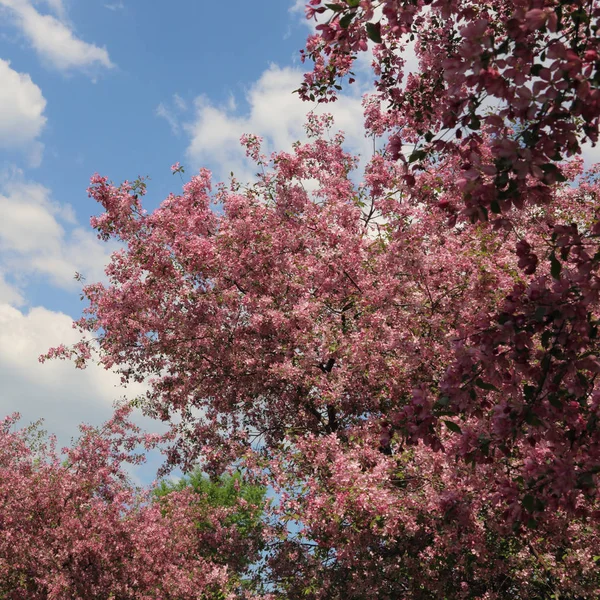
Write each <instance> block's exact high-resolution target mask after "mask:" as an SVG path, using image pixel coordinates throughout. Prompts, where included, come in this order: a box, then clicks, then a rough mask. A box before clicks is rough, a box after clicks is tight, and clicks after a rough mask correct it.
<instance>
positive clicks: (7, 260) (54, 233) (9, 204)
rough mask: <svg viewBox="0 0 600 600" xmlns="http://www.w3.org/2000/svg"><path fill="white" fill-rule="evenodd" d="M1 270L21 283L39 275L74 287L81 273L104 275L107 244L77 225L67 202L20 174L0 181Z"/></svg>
mask: <svg viewBox="0 0 600 600" xmlns="http://www.w3.org/2000/svg"><path fill="white" fill-rule="evenodd" d="M0 214H2V219H0V270H2V271H3V272H4V273H5V274H9V275H12V276H13V278H15V277H16V278H18V279H19V280H20V281H24V280H25V279H26V278H27V277H28V276H31V275H36V274H37V275H40V274H41V275H43V276H45V277H47V278H48V279H49V280H50V281H51V283H53V284H54V285H56V286H59V287H61V288H64V289H76V287H77V284H76V283H75V282H74V280H73V276H74V274H75V272H76V271H77V272H80V273H83V274H84V275H86V277H89V278H90V279H92V280H99V279H101V278H102V277H103V267H104V265H105V264H106V262H107V259H108V253H109V250H110V248H109V247H108V246H107V245H106V244H104V243H102V242H100V241H99V240H98V239H97V238H96V237H95V235H94V233H93V232H92V231H91V230H89V229H84V228H82V227H79V226H78V225H77V224H76V221H75V217H74V214H73V211H72V209H71V207H70V206H69V205H61V204H58V203H56V202H53V201H52V200H51V197H50V192H49V190H48V189H47V188H45V187H44V186H42V185H39V184H37V183H32V182H27V181H24V180H22V179H21V178H20V176H19V175H17V176H16V177H15V176H13V177H11V178H9V179H8V180H7V181H5V182H4V183H3V184H2V183H0Z"/></svg>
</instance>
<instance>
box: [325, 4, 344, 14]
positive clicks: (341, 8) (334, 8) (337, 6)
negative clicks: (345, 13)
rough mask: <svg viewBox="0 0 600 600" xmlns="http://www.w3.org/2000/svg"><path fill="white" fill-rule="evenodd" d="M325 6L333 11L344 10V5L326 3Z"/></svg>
mask: <svg viewBox="0 0 600 600" xmlns="http://www.w3.org/2000/svg"><path fill="white" fill-rule="evenodd" d="M325 6H326V7H327V8H328V9H329V10H332V11H334V12H340V11H341V10H344V7H343V6H340V5H339V4H326V5H325Z"/></svg>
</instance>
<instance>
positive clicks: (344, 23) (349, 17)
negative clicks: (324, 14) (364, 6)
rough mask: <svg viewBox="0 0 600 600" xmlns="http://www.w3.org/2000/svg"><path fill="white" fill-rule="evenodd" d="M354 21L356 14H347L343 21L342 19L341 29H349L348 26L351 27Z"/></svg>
mask: <svg viewBox="0 0 600 600" xmlns="http://www.w3.org/2000/svg"><path fill="white" fill-rule="evenodd" d="M352 19H354V13H351V12H350V13H347V14H345V15H344V16H343V17H342V18H341V19H340V27H341V28H342V29H348V26H349V25H350V23H351V22H352Z"/></svg>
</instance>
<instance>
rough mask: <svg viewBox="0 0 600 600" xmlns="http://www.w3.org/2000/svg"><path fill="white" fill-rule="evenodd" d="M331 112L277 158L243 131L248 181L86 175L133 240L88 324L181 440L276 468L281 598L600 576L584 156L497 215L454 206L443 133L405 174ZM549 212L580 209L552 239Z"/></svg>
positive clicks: (112, 269)
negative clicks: (137, 180) (580, 319)
mask: <svg viewBox="0 0 600 600" xmlns="http://www.w3.org/2000/svg"><path fill="white" fill-rule="evenodd" d="M328 124H329V120H328V119H327V118H325V119H319V118H316V117H312V118H311V119H310V122H309V126H308V129H309V130H310V131H311V135H312V136H314V139H313V141H310V142H309V143H305V144H300V143H298V144H296V145H295V146H294V149H293V151H292V152H291V153H285V152H281V153H275V154H273V155H272V156H271V158H270V159H266V158H265V157H264V156H263V155H262V154H261V149H260V140H259V139H258V138H256V137H253V136H247V137H245V138H244V143H245V144H246V146H247V147H248V152H249V155H251V156H253V157H254V158H255V160H257V161H258V162H260V163H261V164H263V166H264V167H265V170H264V174H263V175H261V176H260V178H259V181H258V182H257V183H256V184H255V185H253V186H250V187H247V188H241V187H240V186H239V184H237V183H236V182H233V183H232V184H231V185H230V186H225V185H219V186H217V189H216V191H214V192H213V191H212V189H211V186H212V184H211V180H210V173H209V172H208V171H206V170H202V171H201V172H200V173H199V174H198V175H196V176H194V177H192V179H191V180H190V181H189V183H187V184H185V186H184V189H183V193H182V194H181V195H178V196H176V195H171V196H170V197H169V198H167V199H166V200H165V201H164V202H163V204H162V205H161V206H160V207H159V208H158V209H157V210H156V211H155V212H153V213H151V214H148V213H146V212H145V211H144V210H143V208H142V205H141V196H142V195H143V191H144V190H143V189H141V188H140V186H139V185H138V184H130V183H125V184H123V185H121V186H114V185H112V184H110V183H109V182H108V180H107V179H106V178H104V177H100V176H95V177H94V178H93V179H92V186H91V187H90V190H89V191H90V195H91V196H92V197H94V198H95V199H96V200H97V201H98V202H100V203H101V204H102V205H103V206H104V208H105V213H104V214H102V215H101V216H100V217H96V218H94V219H93V224H94V226H95V227H96V228H97V230H98V232H99V235H100V236H101V237H102V238H105V239H108V238H109V237H115V238H116V239H118V240H120V241H121V242H122V244H123V250H121V251H119V252H117V253H115V254H114V255H113V259H112V262H111V264H110V266H109V267H108V270H107V274H108V276H109V279H110V281H109V284H108V285H106V286H105V285H103V284H92V285H88V286H86V287H85V288H84V293H85V295H86V297H87V298H88V299H89V301H90V306H89V308H88V309H86V312H87V316H85V317H84V318H82V319H81V320H80V321H79V326H80V327H81V329H82V330H83V331H86V332H91V333H93V334H95V335H96V336H97V339H98V346H97V348H98V356H99V360H100V361H101V363H102V364H104V365H105V366H106V367H107V368H117V369H119V370H120V372H121V373H122V377H123V380H124V381H127V380H129V379H131V378H135V379H140V380H141V379H143V378H146V379H148V380H149V382H150V391H149V392H148V394H147V397H146V399H145V400H144V401H143V403H142V404H143V408H144V410H145V411H146V413H147V414H149V415H151V416H153V417H155V418H158V419H161V420H163V421H167V422H170V423H171V425H172V428H173V434H174V439H175V442H174V443H173V444H172V446H171V448H170V450H169V461H170V462H171V464H173V465H179V466H183V467H184V468H189V467H191V466H192V465H193V464H194V463H196V462H197V461H200V463H201V464H203V465H204V467H205V468H206V469H207V470H209V471H211V472H215V473H218V472H221V471H222V470H223V469H224V468H226V467H227V466H228V465H231V464H244V466H245V468H246V469H247V471H248V472H249V473H254V474H255V476H256V477H257V478H259V479H261V480H262V482H263V483H265V484H269V485H271V486H273V487H274V488H275V489H277V490H279V491H280V495H279V496H278V498H279V501H278V502H276V503H274V505H273V508H272V517H273V518H274V519H275V521H274V523H275V524H273V527H274V528H275V529H274V530H273V531H274V532H275V533H273V534H272V538H270V539H271V541H270V542H269V544H268V549H269V551H268V552H267V559H266V560H267V566H269V567H270V568H271V574H270V577H271V579H272V580H271V585H278V586H280V588H281V589H282V590H285V593H286V594H287V596H286V597H290V598H295V597H306V596H307V595H309V596H310V595H311V594H312V597H315V598H337V597H342V596H346V597H351V598H362V597H364V595H365V594H366V593H367V592H366V588H365V586H381V587H378V588H377V593H376V597H378V598H379V597H380V598H397V597H402V596H401V595H400V596H399V594H404V595H405V597H407V598H410V597H414V598H429V597H431V598H437V597H441V596H440V595H441V594H448V595H449V596H448V597H465V598H467V597H473V598H475V597H477V598H500V597H502V590H503V589H511V590H515V589H520V590H521V593H522V596H521V597H523V598H533V597H537V596H536V595H535V594H538V593H541V591H540V590H548V589H550V590H561V593H562V592H566V591H568V590H571V591H573V590H575V589H579V590H582V593H584V594H589V593H591V592H590V590H592V591H594V593H596V592H597V591H600V582H599V580H598V576H597V569H596V565H595V562H594V561H595V560H596V559H597V558H595V556H596V555H595V554H594V550H593V548H594V547H595V546H596V545H597V542H598V540H597V523H598V520H599V518H600V511H599V509H600V506H599V503H598V496H597V483H598V482H597V477H598V466H599V464H600V462H599V457H598V448H599V440H600V433H599V429H598V428H597V427H596V423H597V419H598V412H599V406H598V401H597V398H598V396H597V394H595V393H594V381H595V373H596V370H597V368H598V363H597V362H596V358H595V354H593V353H592V352H591V351H590V349H589V348H590V347H591V346H592V345H594V344H595V343H596V342H595V339H596V338H595V336H593V335H592V334H591V330H592V329H593V328H594V327H595V316H594V315H592V316H591V317H590V318H589V319H588V318H587V317H586V318H585V319H584V323H585V324H586V328H584V329H581V328H580V329H577V330H574V329H573V325H572V323H573V322H574V320H575V318H576V317H577V313H576V312H573V311H574V310H575V309H574V308H572V307H576V306H579V305H582V304H581V303H583V302H584V300H583V299H582V298H581V296H580V294H579V293H577V292H575V291H574V286H576V285H580V282H581V281H582V278H581V264H582V262H583V261H584V260H585V258H583V257H584V254H585V245H586V244H588V243H592V242H591V241H589V240H591V239H593V236H594V235H595V234H594V232H593V231H592V230H590V229H589V227H590V225H589V224H590V223H593V222H594V216H595V210H596V208H595V204H594V202H591V201H590V198H591V197H593V196H594V195H595V194H596V193H597V191H598V183H597V182H596V179H595V174H594V173H592V174H590V175H588V176H582V174H581V173H582V166H581V163H580V162H578V161H572V162H571V163H570V164H566V165H563V167H562V168H563V172H564V173H566V177H568V178H569V180H568V182H565V183H556V184H554V186H553V187H552V195H551V197H550V198H549V199H548V201H547V202H546V203H545V204H543V205H536V206H526V207H524V208H523V209H521V210H520V212H519V219H518V222H516V221H515V222H514V223H512V224H511V227H506V228H497V227H493V226H492V225H491V224H489V223H485V222H484V223H478V224H475V225H471V224H470V223H469V222H465V221H464V220H463V219H462V217H461V216H460V215H459V216H458V221H457V224H456V226H454V227H449V226H448V223H447V211H448V208H447V206H445V205H444V204H447V205H450V204H452V203H453V202H455V198H457V197H458V196H459V195H460V191H459V184H458V183H457V175H458V174H459V173H460V172H461V166H460V163H459V162H458V161H457V160H456V159H455V157H449V158H447V159H437V160H436V161H432V162H431V163H430V165H429V168H428V170H426V171H419V172H415V174H414V177H415V181H414V182H410V183H407V182H406V177H405V173H404V170H403V167H402V165H401V164H399V163H397V162H392V161H389V160H387V159H386V158H385V157H383V156H380V155H376V156H375V157H374V158H373V160H372V161H371V162H370V163H369V165H368V167H367V169H366V172H365V174H364V182H363V183H362V184H360V185H357V184H355V183H353V181H352V179H351V177H350V175H351V172H352V169H353V168H354V167H355V165H356V161H355V159H354V158H353V157H352V156H350V155H348V154H347V153H345V152H344V150H343V148H342V145H343V136H342V135H341V134H337V135H335V136H333V139H332V140H331V141H325V139H324V138H323V137H321V136H322V134H323V133H324V132H323V128H324V127H326V126H327V125H328ZM578 177H579V178H581V183H580V185H579V187H573V186H571V185H570V182H571V181H572V180H574V179H576V178H578ZM309 179H310V180H311V181H313V182H316V183H314V186H313V189H312V190H310V191H309V190H307V188H306V186H305V185H304V183H303V182H304V181H307V180H309ZM531 185H532V186H535V185H536V184H535V182H531ZM217 203H218V204H219V205H220V208H221V210H219V211H215V210H214V208H213V206H214V205H215V204H217ZM440 205H442V206H440ZM558 219H567V220H568V221H569V222H572V223H577V224H578V225H577V226H575V225H573V226H572V227H571V228H570V229H566V230H565V233H564V237H563V238H556V237H555V236H554V233H553V229H552V227H553V225H554V223H555V222H556V221H557V220H558ZM575 228H576V229H575ZM524 235H526V236H527V240H528V241H527V242H525V241H524V237H523V236H524ZM574 236H579V238H578V239H579V240H580V242H579V243H580V248H581V249H577V246H575V243H574V241H573V240H574V239H575V238H574ZM561 244H562V245H561ZM564 247H569V248H570V252H569V253H568V254H565V255H561V254H560V253H561V248H564ZM534 250H535V251H537V252H538V253H539V256H540V257H541V259H542V260H539V264H538V262H536V261H534V259H532V258H531V255H532V253H533V252H534ZM555 253H557V254H558V255H559V256H561V264H562V270H561V273H560V276H559V274H557V273H556V272H555V271H554V268H555V267H554V261H555V260H556V261H558V258H552V259H550V258H549V257H551V256H554V254H555ZM563 256H564V258H563ZM589 260H591V259H589ZM533 262H535V268H531V265H532V263H533ZM593 272H594V269H592V270H590V271H588V274H591V273H593ZM565 281H570V282H571V283H570V284H569V285H565V283H563V282H565ZM588 293H589V294H590V295H589V298H587V299H586V300H585V302H586V304H585V306H587V307H588V310H593V307H594V306H595V303H596V302H597V297H596V295H595V292H594V291H593V290H590V291H589V292H588ZM515 313H516V314H515ZM547 331H549V332H550V334H547V333H546V332H547ZM84 346H85V347H84V348H82V347H81V346H80V347H75V348H73V349H66V348H64V349H61V350H58V351H57V353H58V354H60V355H63V356H74V357H76V359H77V360H78V361H80V363H81V362H83V363H85V362H86V360H88V358H87V354H88V353H89V352H90V350H93V349H94V345H93V344H92V343H91V342H84ZM55 353H56V352H55ZM548 374H550V375H548ZM559 375H560V377H559ZM290 520H291V521H296V522H298V523H299V525H298V527H300V533H299V534H298V536H299V537H297V536H294V535H291V534H289V531H288V529H287V528H286V526H285V523H287V522H289V521H290ZM277 523H279V525H277ZM278 527H280V528H283V529H281V530H280V531H279V534H277V531H278ZM367 574H369V575H368V576H367ZM577 586H579V587H577ZM463 588H464V589H463ZM461 590H463V591H464V593H463V591H461ZM461 594H462V595H461ZM515 597H519V596H515ZM573 597H575V596H573ZM590 597H591V596H590Z"/></svg>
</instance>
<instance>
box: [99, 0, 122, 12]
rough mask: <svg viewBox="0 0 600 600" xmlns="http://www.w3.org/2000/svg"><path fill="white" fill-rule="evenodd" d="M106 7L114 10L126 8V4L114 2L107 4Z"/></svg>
mask: <svg viewBox="0 0 600 600" xmlns="http://www.w3.org/2000/svg"><path fill="white" fill-rule="evenodd" d="M104 8H108V10H112V11H117V10H125V5H124V4H123V3H122V2H113V3H112V4H105V5H104Z"/></svg>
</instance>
